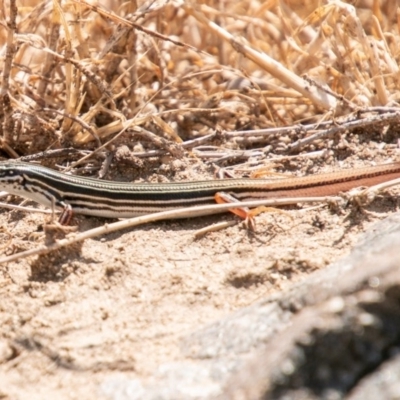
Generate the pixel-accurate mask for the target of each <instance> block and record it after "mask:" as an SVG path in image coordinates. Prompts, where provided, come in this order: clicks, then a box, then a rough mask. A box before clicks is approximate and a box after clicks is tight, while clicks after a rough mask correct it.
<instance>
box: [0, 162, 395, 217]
mask: <svg viewBox="0 0 400 400" xmlns="http://www.w3.org/2000/svg"><path fill="white" fill-rule="evenodd" d="M399 177H400V162H394V163H390V164H381V165H377V166H370V167H363V168H357V169H348V170H342V171H338V172H332V173H326V174H318V175H309V176H304V177H294V178H283V179H278V180H276V179H275V180H270V179H268V180H266V179H247V178H243V179H221V180H210V181H194V182H179V183H122V182H112V181H104V180H99V179H94V178H87V177H80V176H73V175H67V174H64V173H61V172H57V171H55V170H52V169H49V168H46V167H42V166H40V165H36V164H30V163H25V162H20V161H2V162H0V189H2V190H5V191H7V192H9V193H11V194H15V195H19V196H22V197H26V198H28V199H31V200H34V201H36V202H38V203H41V204H43V205H46V206H51V207H57V208H61V209H62V210H64V212H66V210H69V211H71V210H72V212H74V213H76V214H86V215H93V216H99V217H106V218H130V217H134V216H138V215H143V214H149V213H154V212H158V211H163V210H174V209H177V208H182V207H189V206H197V205H205V204H213V203H215V200H214V196H215V194H217V193H219V192H225V193H229V194H231V195H233V196H234V197H235V198H236V199H238V200H242V201H244V200H250V199H257V198H258V199H264V198H266V199H273V198H277V199H280V198H288V197H314V196H331V195H336V194H338V193H340V192H346V191H348V190H350V189H352V188H355V187H359V186H372V185H376V184H379V183H382V182H386V181H389V180H392V179H395V178H399ZM197 216H198V215H197Z"/></svg>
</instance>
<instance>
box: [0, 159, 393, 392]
mask: <svg viewBox="0 0 400 400" xmlns="http://www.w3.org/2000/svg"><path fill="white" fill-rule="evenodd" d="M330 168H331V169H334V168H336V169H338V168H339V166H338V164H336V165H332V166H331V167H330ZM189 175H190V177H191V178H192V177H193V176H192V175H193V174H189ZM397 209H398V198H397V196H395V195H394V192H393V191H392V192H384V193H382V194H380V195H378V196H377V197H376V198H375V200H374V201H373V202H372V203H371V204H369V205H368V206H367V207H365V208H364V209H363V210H360V209H358V208H356V207H354V206H350V205H348V206H346V207H339V208H330V207H328V206H327V205H320V206H313V207H305V206H304V207H303V208H301V207H300V208H297V209H291V210H287V212H286V213H264V214H261V215H259V216H257V217H256V232H251V231H248V230H247V229H246V227H245V226H244V225H243V224H241V223H240V224H238V225H236V226H233V227H230V228H227V229H225V230H222V231H218V232H213V233H209V234H207V235H206V236H205V237H203V238H200V239H196V238H195V232H196V231H197V230H198V229H200V228H203V227H205V226H208V225H210V224H212V223H214V222H218V221H222V220H234V219H235V218H236V217H235V216H233V215H221V216H215V217H207V218H198V219H195V220H194V219H192V220H179V221H166V222H160V223H153V224H149V225H146V226H143V227H140V228H137V229H132V230H128V231H123V232H117V233H113V234H109V235H107V236H106V237H100V238H97V239H91V240H86V241H85V242H84V243H83V244H82V245H77V246H74V247H72V248H68V249H66V250H61V251H59V252H55V253H51V254H49V255H47V256H43V257H31V258H28V259H23V260H19V261H17V262H12V263H9V264H8V265H3V266H2V267H1V270H0V299H1V301H0V382H1V383H2V384H1V386H0V398H6V399H26V398H28V397H29V398H30V399H43V398H57V399H78V398H79V399H92V398H94V397H93V396H95V397H96V398H107V397H106V396H105V394H104V393H103V392H101V390H100V389H99V387H100V385H101V383H102V382H103V381H104V379H105V378H108V377H110V376H111V377H112V376H118V375H119V374H123V375H124V376H125V377H126V376H128V377H129V376H131V377H132V378H138V379H140V380H142V381H143V382H146V381H148V380H151V379H154V376H155V375H156V372H157V371H158V370H159V368H160V366H162V365H165V364H167V363H170V362H173V361H178V360H180V359H181V358H182V355H181V352H180V348H179V341H180V339H181V338H182V337H183V336H185V335H187V334H189V333H190V332H193V331H195V330H197V329H199V328H201V327H203V326H206V325H207V324H210V323H212V322H214V321H216V320H218V319H220V318H222V317H224V316H226V315H228V314H229V313H231V312H233V311H235V310H238V309H239V308H241V307H245V306H247V305H250V304H252V303H254V302H255V301H257V300H259V299H261V298H264V297H266V296H269V295H271V294H273V293H278V292H280V291H282V290H285V289H286V288H288V287H289V286H290V285H292V284H293V283H298V282H300V281H301V280H302V279H304V278H305V277H306V276H307V275H309V274H310V273H312V272H314V271H316V270H320V269H323V268H324V267H326V266H327V265H328V264H330V263H331V262H333V261H335V260H337V259H339V258H341V257H342V256H344V255H346V254H348V252H349V250H350V249H351V247H352V246H353V245H354V243H355V241H356V240H357V237H358V236H359V234H360V233H361V232H363V231H365V230H367V229H368V227H369V226H371V224H373V223H374V222H376V221H377V220H379V219H382V218H383V217H385V216H386V215H387V213H392V212H394V211H396V210H397ZM47 220H48V216H44V215H42V214H35V213H29V214H27V213H23V212H19V211H18V212H15V211H13V212H10V211H8V210H4V211H2V212H1V213H0V222H1V227H2V232H0V238H1V242H0V243H1V245H2V246H3V253H6V254H10V253H12V252H18V251H22V250H25V249H28V248H33V247H35V246H37V245H38V244H39V243H42V240H43V238H42V236H43V232H42V230H41V229H42V228H41V226H42V225H43V224H44V223H45V222H46V221H47ZM104 222H105V220H101V219H98V218H89V217H82V216H78V217H76V218H75V220H74V223H75V224H76V225H77V226H78V229H79V231H84V230H87V229H89V228H92V227H95V226H100V225H101V224H103V223H104ZM10 237H11V239H12V242H11V244H10V243H9V239H10Z"/></svg>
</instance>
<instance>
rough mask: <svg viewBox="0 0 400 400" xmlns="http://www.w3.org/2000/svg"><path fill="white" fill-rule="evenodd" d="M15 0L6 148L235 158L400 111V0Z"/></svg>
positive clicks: (66, 155)
mask: <svg viewBox="0 0 400 400" xmlns="http://www.w3.org/2000/svg"><path fill="white" fill-rule="evenodd" d="M14 2H15V0H7V1H5V2H3V3H2V8H1V10H0V20H1V23H0V24H1V25H0V45H1V49H2V51H1V59H0V70H1V71H2V82H1V93H0V121H1V124H0V130H1V138H2V141H1V147H2V150H3V154H4V155H6V154H5V153H7V155H8V156H9V157H18V156H26V155H34V156H33V157H31V158H36V159H40V158H43V157H45V156H47V157H52V158H54V157H59V160H58V162H59V163H62V162H64V161H76V160H78V159H79V157H80V156H81V151H79V152H77V150H87V151H90V152H89V153H85V154H87V155H86V158H85V162H86V163H88V162H90V163H95V164H99V162H102V161H103V160H105V159H107V157H106V156H107V154H111V158H112V155H113V154H114V153H113V151H115V149H118V148H120V146H121V145H127V146H128V149H129V155H130V156H133V157H134V156H139V157H150V156H159V155H162V154H165V153H168V152H169V153H172V155H174V156H175V157H181V156H182V155H183V154H184V151H186V150H191V152H190V153H189V154H188V156H189V157H200V158H204V159H209V160H213V161H217V162H227V163H228V164H229V163H230V164H232V163H234V162H237V160H238V159H246V160H247V159H249V158H251V157H252V158H253V159H262V158H266V154H268V155H267V157H268V158H271V159H273V158H274V157H276V156H278V155H285V154H286V155H287V154H289V153H291V154H299V152H300V151H302V152H306V153H307V152H310V151H315V150H321V149H325V148H326V147H327V144H326V142H325V141H324V139H325V137H330V136H332V135H334V134H336V133H338V132H339V133H340V132H343V131H346V130H348V129H353V130H354V129H356V128H360V127H362V128H365V127H366V126H370V127H372V128H373V129H377V131H378V132H380V131H381V129H382V125H389V124H392V127H396V126H397V125H398V122H399V119H400V117H399V111H398V108H397V106H398V104H397V102H398V101H399V96H400V95H399V91H398V87H399V80H400V71H399V65H398V63H399V56H400V54H399V52H400V50H399V49H400V36H399V26H400V12H399V10H398V8H397V2H396V0H387V1H378V0H370V1H367V0H366V1H358V2H357V4H356V8H355V7H354V6H352V5H349V4H346V3H344V2H340V1H331V2H323V1H313V0H309V1H305V2H304V4H301V6H300V2H298V1H291V0H286V1H283V0H282V1H274V0H269V1H256V0H246V1H239V2H238V1H224V2H219V1H202V2H179V1H161V0H160V1H144V2H138V4H137V5H136V4H135V3H136V2H134V1H132V2H126V3H120V2H115V1H110V0H108V1H107V0H104V1H102V2H100V3H99V4H98V5H96V6H95V5H94V4H95V2H90V1H85V0H66V1H63V2H62V3H60V2H58V1H56V0H55V1H53V2H51V1H42V2H40V1H35V0H26V1H20V2H18V3H17V4H16V5H15V3H14ZM17 7H18V8H17ZM372 128H371V129H372ZM312 134H313V135H314V136H312ZM310 137H311V139H310ZM66 149H69V150H66ZM243 149H246V150H247V151H245V152H244V151H243ZM110 151H111V153H110ZM41 152H47V153H46V154H45V155H43V154H40V153H41ZM128 158H129V157H128ZM108 160H109V158H108ZM81 162H83V161H81Z"/></svg>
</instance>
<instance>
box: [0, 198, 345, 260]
mask: <svg viewBox="0 0 400 400" xmlns="http://www.w3.org/2000/svg"><path fill="white" fill-rule="evenodd" d="M341 200H342V198H341V197H333V196H330V197H329V196H328V197H297V198H295V197H294V198H287V199H272V200H265V199H264V200H257V201H246V202H241V203H240V206H241V207H259V206H269V207H277V206H282V205H289V204H296V203H315V202H324V203H327V202H332V201H333V202H339V201H341ZM235 206H237V204H235ZM230 208H233V206H232V204H215V205H207V206H196V207H185V208H181V209H177V210H170V211H162V212H159V213H154V214H147V215H143V216H140V217H135V218H129V219H127V220H123V221H118V222H114V223H112V224H105V225H103V226H101V227H98V228H94V229H90V230H88V231H85V232H82V233H79V234H71V236H70V235H68V237H66V238H65V239H61V240H58V241H56V243H54V244H52V245H50V246H39V247H35V248H34V249H31V250H27V251H23V252H21V253H17V254H13V255H11V256H8V257H3V258H0V264H3V263H7V262H10V261H15V260H20V259H22V258H25V257H29V256H34V255H42V254H47V253H50V252H52V251H54V250H58V249H61V248H62V247H66V246H69V245H71V244H73V243H76V242H80V241H83V240H85V239H90V238H93V237H96V236H100V235H106V234H108V233H111V232H115V231H118V230H121V229H126V228H131V227H133V226H138V225H143V224H146V223H149V222H154V221H161V220H166V219H175V218H192V217H199V216H206V215H213V214H218V213H220V212H223V211H227V210H229V209H230Z"/></svg>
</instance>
